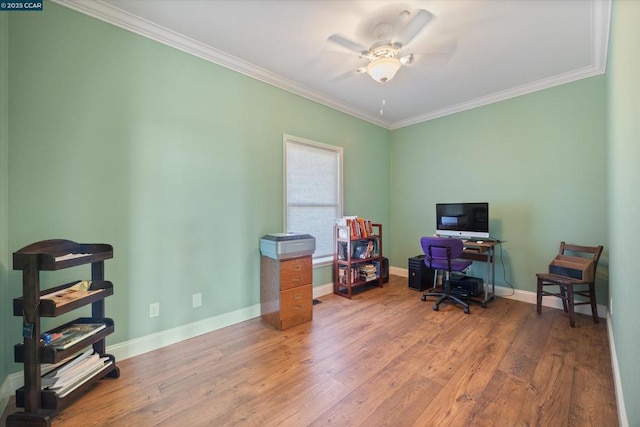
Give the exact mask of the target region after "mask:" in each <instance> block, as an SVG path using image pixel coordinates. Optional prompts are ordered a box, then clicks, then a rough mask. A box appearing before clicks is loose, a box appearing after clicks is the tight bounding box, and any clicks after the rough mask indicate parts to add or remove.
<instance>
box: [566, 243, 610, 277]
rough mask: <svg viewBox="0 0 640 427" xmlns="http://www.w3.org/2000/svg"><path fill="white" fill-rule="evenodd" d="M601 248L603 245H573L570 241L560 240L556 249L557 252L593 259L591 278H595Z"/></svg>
mask: <svg viewBox="0 0 640 427" xmlns="http://www.w3.org/2000/svg"><path fill="white" fill-rule="evenodd" d="M603 249H604V247H603V246H602V245H598V246H583V245H574V244H571V243H565V242H560V249H559V250H558V254H559V255H570V256H578V257H583V258H587V259H591V260H593V278H594V280H595V275H596V269H597V268H598V261H599V260H600V255H602V250H603Z"/></svg>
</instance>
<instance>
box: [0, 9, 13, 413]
mask: <svg viewBox="0 0 640 427" xmlns="http://www.w3.org/2000/svg"><path fill="white" fill-rule="evenodd" d="M8 36H9V16H8V14H6V13H2V14H0V354H2V355H6V354H7V353H5V352H6V351H7V349H9V348H10V346H11V344H10V343H9V340H8V339H7V334H8V331H9V326H8V323H9V322H8V321H7V317H8V314H9V309H10V307H11V304H10V301H9V296H8V294H9V288H8V286H7V282H8V273H9V268H10V264H9V263H10V260H11V255H10V251H9V247H8V239H7V235H8V230H9V209H8V206H7V205H8V199H9V162H8V153H9V123H8V120H9V117H8V116H9V96H8V91H9V72H8V63H9V37H8ZM0 359H1V360H0V387H2V384H3V382H4V380H5V378H6V377H7V375H8V374H9V373H10V371H9V366H10V365H9V364H10V360H9V357H4V356H3V357H1V358H0ZM0 401H1V396H0ZM0 403H1V402H0ZM1 408H2V406H0V409H1Z"/></svg>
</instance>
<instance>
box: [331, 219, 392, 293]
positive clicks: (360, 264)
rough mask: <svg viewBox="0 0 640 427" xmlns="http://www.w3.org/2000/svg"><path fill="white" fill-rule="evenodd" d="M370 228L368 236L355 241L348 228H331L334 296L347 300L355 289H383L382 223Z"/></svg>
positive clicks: (339, 226)
mask: <svg viewBox="0 0 640 427" xmlns="http://www.w3.org/2000/svg"><path fill="white" fill-rule="evenodd" d="M371 226H372V231H373V233H372V234H371V235H367V237H363V238H355V239H354V238H352V237H351V236H352V233H351V229H350V227H349V226H341V225H335V226H334V228H333V240H334V243H333V246H334V253H333V293H334V294H336V295H340V296H343V297H347V298H351V297H352V295H353V289H354V288H356V287H359V286H364V285H377V286H378V287H382V286H383V285H382V284H383V264H382V224H371Z"/></svg>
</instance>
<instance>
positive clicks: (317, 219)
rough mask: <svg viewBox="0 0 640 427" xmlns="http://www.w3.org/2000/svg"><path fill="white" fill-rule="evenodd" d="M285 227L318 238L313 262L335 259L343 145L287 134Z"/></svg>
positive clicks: (289, 230)
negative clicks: (335, 236)
mask: <svg viewBox="0 0 640 427" xmlns="http://www.w3.org/2000/svg"><path fill="white" fill-rule="evenodd" d="M283 140H284V167H285V173H284V187H285V192H284V193H285V201H284V202H285V219H284V222H285V230H286V231H287V232H298V233H306V234H310V235H312V236H313V237H315V239H316V251H315V253H314V254H313V263H314V265H320V264H326V263H327V262H329V261H331V260H333V224H334V223H335V220H336V218H341V217H342V147H336V146H332V145H325V144H320V143H317V142H313V141H308V140H305V139H301V138H297V137H294V136H290V135H284V138H283Z"/></svg>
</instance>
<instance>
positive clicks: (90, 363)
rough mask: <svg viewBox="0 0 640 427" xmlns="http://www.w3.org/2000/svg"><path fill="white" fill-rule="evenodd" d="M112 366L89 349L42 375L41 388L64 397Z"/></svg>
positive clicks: (108, 360)
mask: <svg viewBox="0 0 640 427" xmlns="http://www.w3.org/2000/svg"><path fill="white" fill-rule="evenodd" d="M112 364H113V362H112V361H111V359H109V357H100V355H99V354H97V353H95V352H94V350H93V349H89V350H87V351H85V352H84V353H82V354H80V355H79V356H77V357H76V358H75V359H73V360H72V361H70V362H69V363H67V364H65V365H63V366H61V367H59V368H58V369H56V370H53V371H51V372H49V373H47V374H45V375H43V376H42V379H41V382H40V384H41V388H42V389H43V390H51V391H53V392H55V393H56V395H57V396H58V397H60V398H62V397H65V396H66V395H67V394H69V393H71V392H72V391H73V390H75V389H76V388H78V387H79V386H80V385H82V384H83V383H84V382H86V381H87V380H88V379H89V378H91V377H92V376H94V375H95V374H97V373H98V372H100V371H101V370H103V369H105V368H107V367H108V366H110V365H112Z"/></svg>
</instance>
